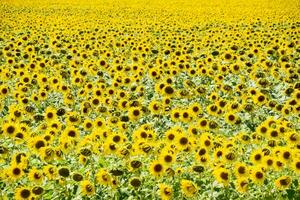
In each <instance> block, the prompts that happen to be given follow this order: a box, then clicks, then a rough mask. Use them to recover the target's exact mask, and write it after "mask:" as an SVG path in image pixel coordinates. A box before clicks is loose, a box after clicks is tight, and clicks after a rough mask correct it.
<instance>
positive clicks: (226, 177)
mask: <svg viewBox="0 0 300 200" xmlns="http://www.w3.org/2000/svg"><path fill="white" fill-rule="evenodd" d="M213 175H214V177H215V179H216V180H217V181H218V182H219V183H221V184H223V185H224V186H228V185H229V181H230V173H229V170H227V169H225V168H223V167H218V168H216V169H214V171H213Z"/></svg>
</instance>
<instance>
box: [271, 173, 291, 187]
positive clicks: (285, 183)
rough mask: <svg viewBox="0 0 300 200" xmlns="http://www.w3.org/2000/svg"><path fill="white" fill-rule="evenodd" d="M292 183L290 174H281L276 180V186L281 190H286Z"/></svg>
mask: <svg viewBox="0 0 300 200" xmlns="http://www.w3.org/2000/svg"><path fill="white" fill-rule="evenodd" d="M291 183H292V178H291V177H290V176H281V177H279V178H278V179H276V180H275V186H276V187H277V188H278V189H279V190H286V189H287V188H289V187H290V185H291Z"/></svg>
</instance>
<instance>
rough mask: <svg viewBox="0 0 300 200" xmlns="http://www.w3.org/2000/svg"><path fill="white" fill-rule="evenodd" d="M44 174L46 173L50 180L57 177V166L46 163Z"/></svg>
mask: <svg viewBox="0 0 300 200" xmlns="http://www.w3.org/2000/svg"><path fill="white" fill-rule="evenodd" d="M43 174H45V176H46V177H47V178H48V179H49V180H53V179H55V178H56V177H57V175H58V172H57V168H56V166H54V165H49V164H48V165H46V166H45V167H44V168H43Z"/></svg>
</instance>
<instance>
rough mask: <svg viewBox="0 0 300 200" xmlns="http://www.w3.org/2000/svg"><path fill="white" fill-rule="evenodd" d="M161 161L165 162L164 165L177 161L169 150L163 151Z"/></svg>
mask: <svg viewBox="0 0 300 200" xmlns="http://www.w3.org/2000/svg"><path fill="white" fill-rule="evenodd" d="M159 157H160V161H161V162H163V163H164V165H166V166H168V165H171V164H172V163H173V162H174V161H175V155H174V154H172V153H169V152H166V151H165V152H162V153H161V154H160V156H159Z"/></svg>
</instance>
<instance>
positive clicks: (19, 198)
mask: <svg viewBox="0 0 300 200" xmlns="http://www.w3.org/2000/svg"><path fill="white" fill-rule="evenodd" d="M31 196H32V193H31V191H30V189H29V188H28V187H19V188H17V189H16V192H15V199H16V200H28V199H30V198H31Z"/></svg>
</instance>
